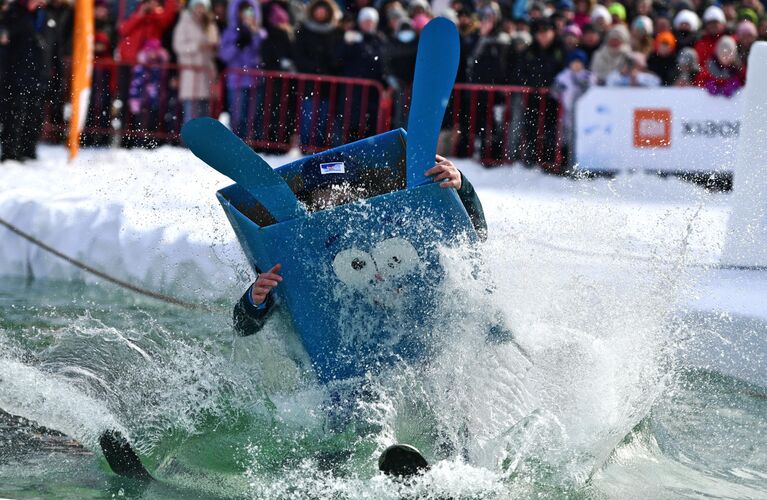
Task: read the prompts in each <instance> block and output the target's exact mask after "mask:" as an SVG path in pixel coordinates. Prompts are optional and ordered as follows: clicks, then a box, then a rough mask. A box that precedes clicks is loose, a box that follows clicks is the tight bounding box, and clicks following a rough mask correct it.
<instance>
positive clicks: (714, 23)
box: [695, 5, 727, 65]
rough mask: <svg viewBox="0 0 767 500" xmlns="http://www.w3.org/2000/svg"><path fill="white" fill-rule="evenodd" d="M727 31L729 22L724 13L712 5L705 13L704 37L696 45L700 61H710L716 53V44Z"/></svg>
mask: <svg viewBox="0 0 767 500" xmlns="http://www.w3.org/2000/svg"><path fill="white" fill-rule="evenodd" d="M726 29H727V20H726V19H725V17H724V11H723V10H722V9H721V8H720V7H717V6H716V5H712V6H710V7H708V8H707V9H706V10H705V12H704V13H703V36H702V37H700V40H698V41H697V42H696V43H695V52H697V53H698V59H699V60H700V61H702V62H703V64H704V65H705V61H708V60H709V59H710V58H711V55H712V54H713V53H714V49H715V48H716V44H717V42H718V41H719V39H720V38H721V37H722V36H723V35H724V34H725V30H726Z"/></svg>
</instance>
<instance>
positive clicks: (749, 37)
mask: <svg viewBox="0 0 767 500" xmlns="http://www.w3.org/2000/svg"><path fill="white" fill-rule="evenodd" d="M758 37H759V34H758V33H757V31H756V26H755V25H754V23H752V22H751V21H748V20H744V21H741V22H740V23H738V27H737V28H736V29H735V39H736V40H737V41H738V56H739V57H740V60H741V61H742V62H743V65H744V66H745V65H746V64H747V63H748V54H749V53H750V52H751V46H752V45H753V44H754V42H755V41H756V40H757V38H758Z"/></svg>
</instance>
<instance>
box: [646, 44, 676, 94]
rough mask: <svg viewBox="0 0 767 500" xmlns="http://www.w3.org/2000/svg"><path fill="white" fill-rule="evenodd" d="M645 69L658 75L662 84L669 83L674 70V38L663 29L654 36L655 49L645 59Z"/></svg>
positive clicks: (672, 79) (672, 77)
mask: <svg viewBox="0 0 767 500" xmlns="http://www.w3.org/2000/svg"><path fill="white" fill-rule="evenodd" d="M647 69H649V70H650V71H652V72H653V73H655V74H656V75H658V76H659V77H660V81H661V83H662V84H663V85H671V84H672V83H673V81H674V74H675V70H676V38H674V35H673V33H671V32H669V31H664V32H663V33H658V36H656V37H655V50H654V51H653V53H652V54H651V55H650V57H649V58H648V59H647Z"/></svg>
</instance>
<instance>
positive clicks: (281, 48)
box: [261, 25, 296, 71]
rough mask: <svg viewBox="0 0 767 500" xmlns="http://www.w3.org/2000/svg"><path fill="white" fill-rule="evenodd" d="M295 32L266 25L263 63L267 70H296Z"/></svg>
mask: <svg viewBox="0 0 767 500" xmlns="http://www.w3.org/2000/svg"><path fill="white" fill-rule="evenodd" d="M293 52H294V47H293V32H292V30H285V29H282V28H278V27H275V26H269V25H267V26H266V39H265V40H264V41H263V42H262V44H261V61H262V62H261V64H262V67H263V68H264V69H266V70H271V71H295V70H296V63H295V56H294V55H293Z"/></svg>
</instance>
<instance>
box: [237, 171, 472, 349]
mask: <svg viewBox="0 0 767 500" xmlns="http://www.w3.org/2000/svg"><path fill="white" fill-rule="evenodd" d="M458 197H459V198H460V199H461V203H463V206H464V208H465V209H466V212H468V214H469V218H470V219H471V223H472V224H473V225H474V229H475V230H476V231H477V235H478V236H479V239H480V240H481V241H485V240H486V239H487V222H486V221H485V213H484V211H483V210H482V203H480V201H479V197H478V196H477V192H476V191H475V190H474V186H472V185H471V183H470V182H469V180H468V179H466V177H464V175H463V174H461V189H459V190H458ZM256 272H260V271H259V270H258V269H256ZM274 308H275V301H274V298H273V297H272V294H271V293H270V294H269V295H267V296H266V301H264V303H263V304H260V305H255V304H253V302H252V300H251V297H250V287H248V289H247V290H246V291H245V293H244V294H243V296H242V298H241V299H240V300H239V301H238V302H237V304H236V305H235V306H234V311H233V313H232V316H233V319H234V331H235V333H237V335H240V336H242V337H246V336H248V335H253V334H255V333H258V331H259V330H260V329H261V328H263V326H264V324H265V323H266V320H267V319H268V317H269V315H270V314H271V312H272V311H273V310H274Z"/></svg>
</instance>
